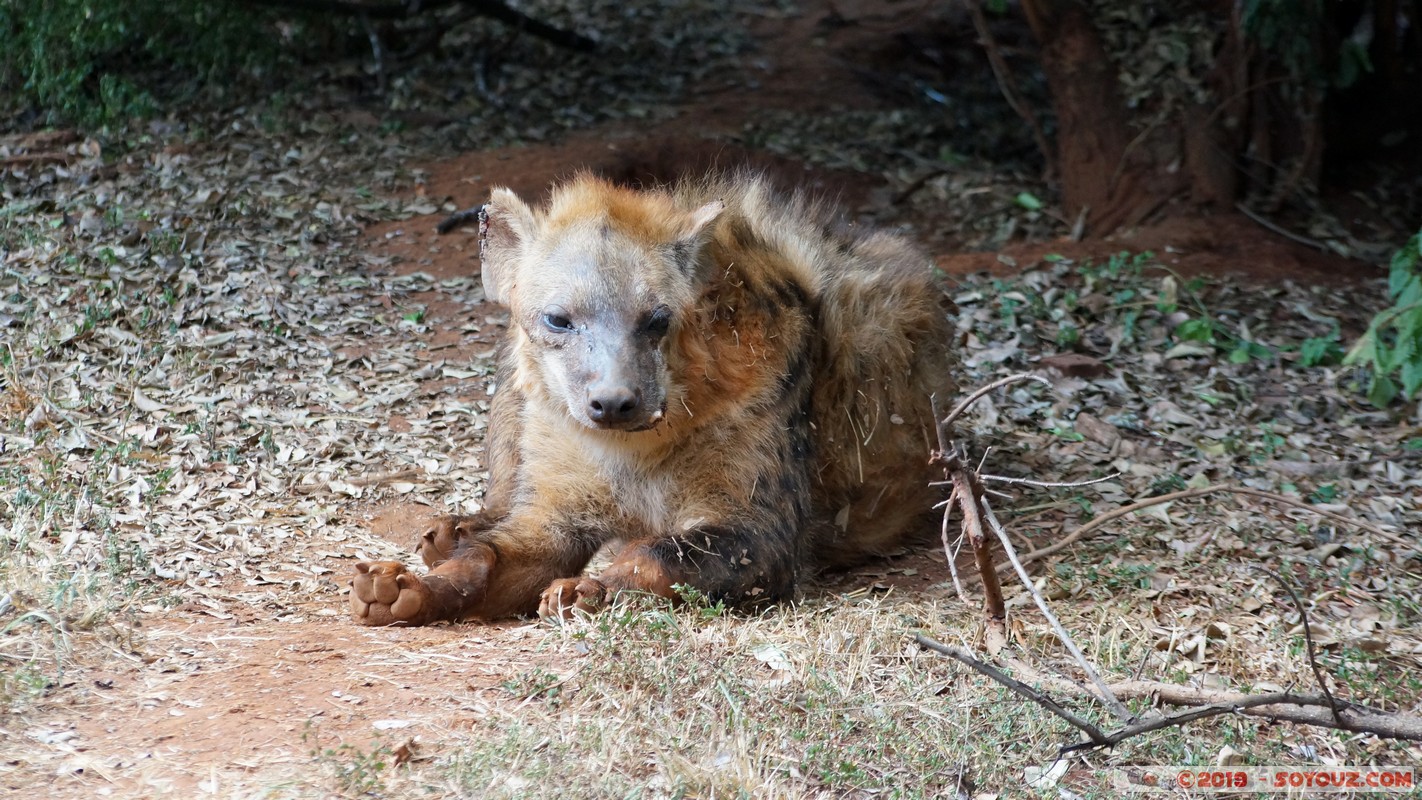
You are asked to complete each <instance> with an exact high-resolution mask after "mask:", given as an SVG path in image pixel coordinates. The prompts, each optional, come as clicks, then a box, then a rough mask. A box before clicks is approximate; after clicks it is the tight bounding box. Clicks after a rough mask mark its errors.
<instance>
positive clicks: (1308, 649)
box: [1252, 564, 1343, 726]
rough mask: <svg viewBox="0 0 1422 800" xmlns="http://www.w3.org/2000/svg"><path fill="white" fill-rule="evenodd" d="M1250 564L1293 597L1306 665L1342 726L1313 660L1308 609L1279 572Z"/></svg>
mask: <svg viewBox="0 0 1422 800" xmlns="http://www.w3.org/2000/svg"><path fill="white" fill-rule="evenodd" d="M1252 566H1253V567H1254V568H1255V569H1257V570H1259V571H1260V572H1262V573H1264V574H1265V575H1268V576H1269V577H1271V578H1273V579H1274V580H1276V581H1278V583H1279V585H1280V586H1282V587H1284V591H1286V592H1288V593H1289V597H1292V598H1293V599H1294V606H1295V607H1296V608H1297V609H1298V610H1299V621H1300V622H1301V623H1303V633H1304V645H1305V650H1304V653H1306V654H1307V655H1308V665H1309V666H1310V667H1312V668H1313V677H1314V679H1315V680H1317V681H1318V688H1319V691H1321V692H1323V696H1324V697H1327V698H1328V707H1329V708H1330V709H1332V711H1333V721H1334V722H1337V723H1338V725H1339V726H1342V725H1343V718H1342V716H1340V715H1339V712H1338V701H1337V700H1334V699H1333V693H1332V692H1330V691H1328V681H1325V680H1324V679H1323V670H1321V669H1319V668H1318V661H1317V660H1315V658H1314V655H1313V649H1314V646H1313V630H1312V629H1311V628H1309V625H1308V609H1306V608H1304V604H1303V599H1302V598H1300V597H1299V593H1298V592H1296V591H1294V587H1293V585H1292V584H1290V583H1289V582H1288V581H1286V580H1284V576H1283V575H1280V574H1279V573H1277V572H1275V571H1274V570H1272V569H1269V568H1268V567H1266V566H1264V565H1262V564H1254V565H1252Z"/></svg>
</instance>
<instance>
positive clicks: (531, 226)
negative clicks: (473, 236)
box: [479, 188, 538, 305]
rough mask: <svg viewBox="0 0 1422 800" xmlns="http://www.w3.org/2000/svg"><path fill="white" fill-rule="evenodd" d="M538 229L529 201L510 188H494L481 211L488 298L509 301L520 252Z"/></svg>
mask: <svg viewBox="0 0 1422 800" xmlns="http://www.w3.org/2000/svg"><path fill="white" fill-rule="evenodd" d="M537 232H538V218H537V217H536V216H534V214H533V209H531V208H529V207H528V204H527V203H525V202H523V201H522V200H520V199H519V198H518V195H516V194H514V193H513V192H511V191H509V190H508V189H504V188H499V189H495V190H494V191H493V194H491V195H490V197H489V202H488V203H485V204H484V210H483V211H482V212H480V214H479V262H480V274H481V275H483V278H484V297H486V298H488V299H489V300H490V301H492V302H495V303H504V304H506V305H507V304H508V302H509V289H510V288H511V287H512V286H513V280H514V271H515V269H516V268H517V265H518V257H519V253H520V251H522V249H523V247H524V245H526V244H527V243H528V241H529V240H530V239H532V238H533V236H534V234H536V233H537Z"/></svg>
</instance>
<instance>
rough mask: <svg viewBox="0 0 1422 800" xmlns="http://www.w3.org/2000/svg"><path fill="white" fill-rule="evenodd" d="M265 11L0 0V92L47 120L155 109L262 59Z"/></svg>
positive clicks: (100, 0)
mask: <svg viewBox="0 0 1422 800" xmlns="http://www.w3.org/2000/svg"><path fill="white" fill-rule="evenodd" d="M274 33H275V32H274V30H273V25H272V20H271V17H270V16H268V15H265V14H263V13H260V12H259V10H257V9H254V8H252V7H251V6H247V5H242V4H237V3H231V2H223V0H178V1H177V2H169V1H168V0H45V1H44V2H35V1H34V0H0V96H7V97H9V98H12V101H11V102H14V103H16V104H18V105H19V106H20V107H19V108H9V109H0V110H3V111H19V110H23V109H24V107H26V106H28V107H31V108H34V109H38V110H40V111H41V112H42V113H43V114H44V116H45V117H47V119H46V121H47V122H50V123H77V124H80V125H84V126H90V127H93V126H101V125H107V124H111V123H113V122H116V121H120V120H123V119H125V118H128V117H131V116H142V115H146V114H150V113H153V111H154V110H155V109H156V107H157V103H158V101H159V100H162V99H171V98H176V97H181V96H182V95H184V94H187V93H191V92H192V91H193V90H195V89H196V87H198V86H200V85H205V86H210V87H214V89H220V88H221V87H224V86H230V85H232V84H233V82H234V77H236V76H237V75H239V74H243V73H249V72H250V71H251V70H253V69H254V68H257V67H259V66H261V65H266V64H270V63H271V61H272V59H273V58H274V56H275V54H276V48H277V41H278V37H277V36H276V35H274Z"/></svg>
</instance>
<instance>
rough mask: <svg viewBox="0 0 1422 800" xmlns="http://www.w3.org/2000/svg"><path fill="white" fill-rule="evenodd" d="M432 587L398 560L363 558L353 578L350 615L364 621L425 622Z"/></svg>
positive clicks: (395, 623) (365, 623)
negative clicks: (366, 559)
mask: <svg viewBox="0 0 1422 800" xmlns="http://www.w3.org/2000/svg"><path fill="white" fill-rule="evenodd" d="M431 605H432V604H431V602H430V589H429V587H428V586H426V585H425V583H424V581H422V580H420V578H419V576H417V575H414V574H412V573H410V572H408V571H406V570H405V565H404V564H401V563H400V562H398V561H362V562H360V563H359V564H356V565H355V577H353V578H352V579H351V616H353V617H355V621H356V622H359V623H360V624H362V625H402V624H403V625H422V624H424V622H425V619H424V618H425V617H426V616H428V611H429V609H430V606H431Z"/></svg>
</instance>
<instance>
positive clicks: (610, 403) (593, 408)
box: [588, 386, 642, 425]
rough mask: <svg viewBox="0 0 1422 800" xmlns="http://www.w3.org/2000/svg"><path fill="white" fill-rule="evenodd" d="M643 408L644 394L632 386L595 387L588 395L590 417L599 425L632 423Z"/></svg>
mask: <svg viewBox="0 0 1422 800" xmlns="http://www.w3.org/2000/svg"><path fill="white" fill-rule="evenodd" d="M641 407H642V393H641V392H640V391H638V390H636V389H633V388H632V387H630V386H609V387H595V388H594V389H593V390H592V391H590V392H589V393H588V417H589V418H590V419H592V421H593V422H596V423H597V424H599V425H620V424H622V423H625V422H630V421H631V420H632V419H633V418H634V417H636V416H637V411H638V409H640V408H641Z"/></svg>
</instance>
